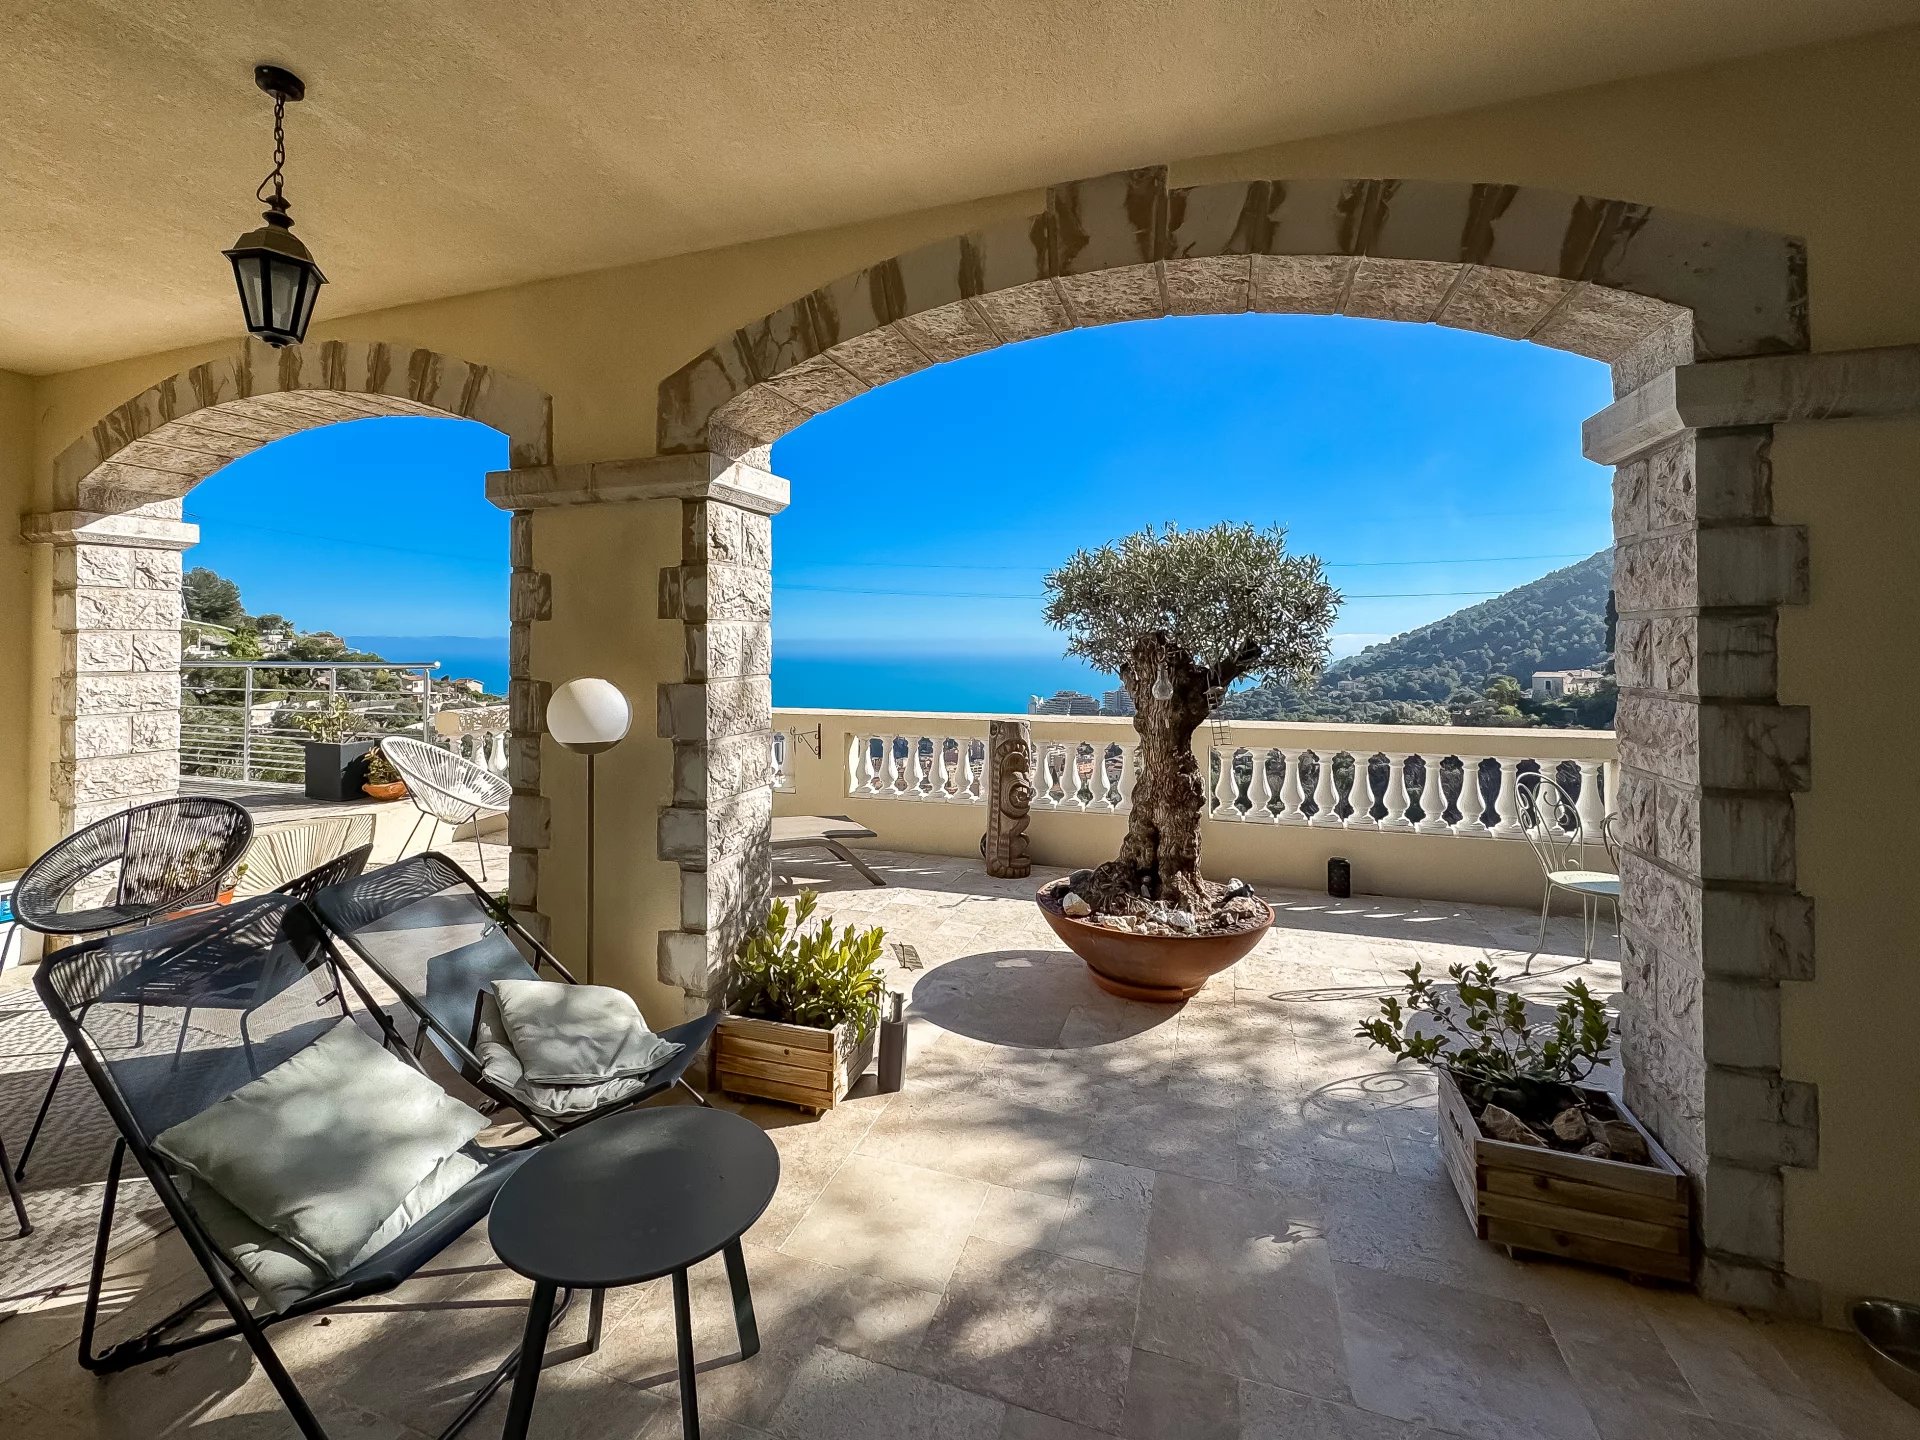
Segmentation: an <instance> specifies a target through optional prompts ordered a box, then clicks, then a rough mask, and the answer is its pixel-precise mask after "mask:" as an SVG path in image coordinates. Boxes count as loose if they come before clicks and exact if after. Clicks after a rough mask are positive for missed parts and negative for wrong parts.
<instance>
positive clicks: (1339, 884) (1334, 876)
mask: <svg viewBox="0 0 1920 1440" xmlns="http://www.w3.org/2000/svg"><path fill="white" fill-rule="evenodd" d="M1327 894H1329V895H1331V896H1332V897H1333V898H1334V899H1336V900H1345V899H1346V898H1347V897H1348V896H1350V895H1352V894H1353V867H1352V866H1351V865H1349V864H1348V863H1347V862H1346V861H1344V860H1342V859H1341V858H1340V857H1339V856H1338V855H1336V856H1334V857H1333V858H1332V859H1331V860H1329V861H1327Z"/></svg>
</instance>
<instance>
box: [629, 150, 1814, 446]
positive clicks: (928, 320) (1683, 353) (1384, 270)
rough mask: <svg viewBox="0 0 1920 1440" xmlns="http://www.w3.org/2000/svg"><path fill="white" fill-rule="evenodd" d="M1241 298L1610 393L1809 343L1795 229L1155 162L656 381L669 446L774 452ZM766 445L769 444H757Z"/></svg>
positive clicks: (728, 344) (800, 310) (750, 328)
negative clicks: (1219, 180)
mask: <svg viewBox="0 0 1920 1440" xmlns="http://www.w3.org/2000/svg"><path fill="white" fill-rule="evenodd" d="M1247 311H1255V312H1269V313H1285V314H1327V315H1333V314H1338V315H1353V316H1360V317H1365V318H1371V319H1381V320H1405V321H1413V322H1418V323H1436V324H1443V325H1452V326H1456V327H1459V328H1461V329H1467V330H1476V331H1481V332H1484V333H1488V334H1493V335H1501V336H1505V337H1507V338H1510V339H1525V340H1532V341H1534V342H1536V343H1538V344H1542V345H1548V346H1552V347H1555V348H1558V349H1564V350H1572V351H1576V352H1578V353H1580V354H1582V355H1587V356H1590V357H1592V358H1594V359H1598V360H1604V361H1606V362H1608V363H1609V364H1610V365H1612V366H1613V368H1614V373H1615V377H1616V388H1618V389H1620V390H1622V391H1624V390H1627V389H1631V388H1633V386H1634V385H1636V384H1638V383H1639V381H1640V380H1641V379H1642V378H1644V377H1645V376H1647V375H1650V374H1653V373H1656V372H1657V371H1658V370H1660V369H1663V368H1665V367H1667V366H1671V365H1674V364H1679V363H1684V362H1687V361H1692V360H1696V359H1719V358H1727V357H1734V356H1746V355H1757V354H1767V353H1778V352H1787V351H1799V350H1805V349H1806V348H1807V317H1806V259H1805V250H1804V247H1803V245H1802V244H1801V242H1800V241H1798V240H1796V239H1793V238H1791V237H1788V236H1782V235H1775V234H1771V233H1768V232H1765V231H1758V230H1750V229H1745V228H1742V227H1740V226H1735V225H1728V224H1724V223H1722V222H1720V221H1715V220H1708V219H1702V218H1699V217H1696V216H1692V215H1686V214H1682V213H1678V212H1675V211H1671V210H1666V209H1661V208H1656V207H1653V206H1647V205H1635V204H1631V203H1628V202H1626V201H1619V200H1604V199H1596V198H1593V197H1591V196H1583V195H1567V194H1562V193H1559V192H1556V191H1548V190H1541V189H1536V188H1533V187H1529V186H1520V185H1495V184H1479V185H1473V184H1455V183H1448V182H1436V181H1421V180H1251V181H1233V182H1229V183H1223V184H1214V185H1200V186H1193V187H1188V188H1170V187H1169V186H1168V185H1167V174H1166V170H1165V168H1164V167H1158V166H1155V167H1150V168H1146V169H1140V170H1130V171H1123V172H1121V173H1119V174H1116V175H1109V176H1104V177H1101V178H1099V179H1094V180H1082V181H1076V182H1074V183H1071V184H1066V185H1056V186H1053V187H1052V188H1051V189H1050V190H1049V191H1048V192H1047V203H1046V208H1045V209H1043V210H1041V211H1040V212H1039V213H1038V214H1035V215H1029V216H1024V217H1020V218H1018V219H1013V220H1007V221H1003V222H1001V223H999V224H997V225H993V226H990V227H988V228H986V229H983V230H979V231H975V232H972V233H970V234H966V235H957V236H953V237H950V238H948V239H945V240H939V241H935V242H934V243H933V244H930V245H924V246H921V247H920V248H919V249H917V250H912V251H909V252H907V253H905V254H902V255H896V256H894V257H892V258H891V259H888V260H883V261H881V262H879V263H878V264H875V265H871V266H868V267H867V268H866V269H864V270H858V271H855V272H854V273H853V274H851V275H846V276H842V277H841V278H840V279H838V280H835V281H833V282H831V283H829V284H826V285H823V286H821V287H819V288H818V289H816V290H813V291H811V292H809V293H808V294H806V295H803V296H801V297H800V298H798V299H796V300H794V301H792V302H790V303H789V304H786V305H783V306H781V307H780V308H779V309H778V310H775V311H773V312H772V313H771V314H768V315H763V316H761V317H760V318H759V319H757V320H754V321H752V322H750V323H748V324H746V325H742V326H741V327H740V328H739V329H737V330H735V331H734V332H733V333H732V334H730V335H728V336H726V337H724V338H722V339H721V340H719V341H717V342H716V343H715V344H714V345H712V346H710V347H709V348H708V349H707V350H706V351H705V352H704V353H703V354H701V355H700V356H698V357H697V358H695V359H694V360H691V361H689V362H688V363H687V364H686V365H683V366H682V367H681V368H680V369H679V370H677V371H675V372H674V373H673V374H672V375H670V376H668V377H667V378H666V379H665V380H664V381H662V382H661V385H660V390H659V432H658V445H659V450H660V453H662V454H677V453H687V452H696V451H710V452H713V453H717V454H720V455H722V456H725V457H727V458H741V459H745V458H750V457H752V456H753V455H754V452H756V451H761V452H764V449H765V447H767V446H769V445H771V444H772V442H773V441H774V440H777V439H778V438H779V437H780V436H781V435H783V434H785V433H786V431H788V430H790V429H792V428H793V427H794V426H796V425H799V424H801V423H803V422H804V421H805V420H807V419H809V418H810V417H811V416H813V415H815V414H818V413H820V412H821V411H823V410H828V409H831V408H832V407H833V406H835V405H838V404H840V403H842V402H843V401H845V400H848V399H851V398H852V397H853V396H855V395H857V394H859V393H861V392H862V391H864V390H867V389H870V388H872V387H873V386H876V385H883V384H886V383H887V382H888V381H891V380H897V379H899V378H901V377H902V376H905V375H910V374H912V373H914V372H915V371H917V370H921V369H924V368H925V367H927V366H928V365H933V364H938V363H940V362H941V361H945V360H955V359H959V358H961V357H963V356H966V355H971V354H976V353H978V352H980V351H982V350H987V349H991V348H992V347H994V346H996V345H1002V344H1007V343H1010V342H1012V341H1016V340H1030V339H1035V338H1037V337H1039V336H1043V335H1050V334H1055V333H1057V332H1059V331H1062V330H1067V329H1072V328H1074V327H1076V326H1085V325H1106V324H1112V323H1115V322H1118V321H1124V320H1144V319H1152V318H1155V317H1158V316H1163V315H1226V314H1238V313H1243V312H1247ZM759 458H760V459H762V460H764V454H762V455H761V456H760V457H759Z"/></svg>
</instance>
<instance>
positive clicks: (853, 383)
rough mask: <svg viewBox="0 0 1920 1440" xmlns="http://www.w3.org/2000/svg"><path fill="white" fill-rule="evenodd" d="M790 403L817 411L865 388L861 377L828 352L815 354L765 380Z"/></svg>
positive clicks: (828, 407) (847, 398) (838, 402)
mask: <svg viewBox="0 0 1920 1440" xmlns="http://www.w3.org/2000/svg"><path fill="white" fill-rule="evenodd" d="M766 383H767V384H768V385H769V386H770V387H772V389H773V390H774V391H776V392H777V393H778V394H779V395H780V396H781V397H782V398H783V399H785V400H786V401H788V402H789V403H790V404H793V405H796V406H798V407H799V408H800V409H802V410H807V411H811V412H813V413H814V414H819V413H820V412H821V411H823V410H831V409H832V408H833V407H834V406H836V405H839V404H842V403H844V402H845V401H848V400H851V399H853V397H854V396H856V395H859V394H861V393H863V392H864V391H865V390H866V389H867V384H866V382H865V381H864V380H861V379H859V378H858V377H857V376H855V375H853V374H852V373H851V372H849V371H847V370H845V369H843V368H842V367H841V365H840V364H839V362H838V361H836V360H835V359H834V358H833V356H832V355H831V354H825V355H816V356H814V357H813V358H812V359H811V360H802V361H801V362H800V363H799V364H798V365H795V366H793V367H792V368H790V369H788V370H786V371H783V372H782V373H781V374H779V375H775V376H773V377H772V378H771V379H769V380H768V381H767V382H766Z"/></svg>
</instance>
